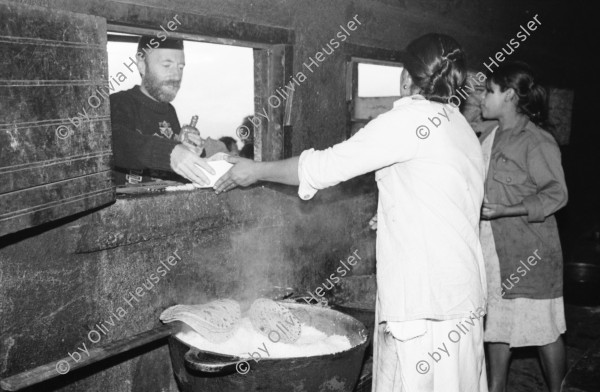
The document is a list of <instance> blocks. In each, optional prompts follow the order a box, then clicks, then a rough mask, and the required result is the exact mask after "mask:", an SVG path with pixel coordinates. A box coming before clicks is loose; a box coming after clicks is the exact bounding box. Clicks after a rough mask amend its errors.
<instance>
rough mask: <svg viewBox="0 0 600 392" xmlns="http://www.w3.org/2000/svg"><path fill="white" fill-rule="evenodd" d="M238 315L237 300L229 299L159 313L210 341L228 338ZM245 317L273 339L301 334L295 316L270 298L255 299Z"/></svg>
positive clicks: (292, 339)
mask: <svg viewBox="0 0 600 392" xmlns="http://www.w3.org/2000/svg"><path fill="white" fill-rule="evenodd" d="M241 318H242V314H241V308H240V304H239V303H238V302H237V301H234V300H232V299H219V300H216V301H212V302H209V303H207V304H204V305H175V306H171V307H170V308H168V309H167V310H165V311H164V312H162V314H161V315H160V319H161V320H162V321H163V322H164V323H170V322H172V321H181V322H184V323H185V324H187V325H189V326H190V327H191V328H192V329H194V330H195V331H196V332H197V333H199V334H200V335H201V336H202V337H204V338H205V339H207V340H209V341H211V342H213V343H222V342H225V341H227V340H228V339H229V338H231V337H232V336H233V334H234V333H235V331H236V329H237V327H238V325H239V324H240V321H241ZM248 318H249V319H250V321H251V322H252V326H253V327H254V329H255V330H256V331H257V332H258V333H260V334H262V335H264V336H266V337H268V338H269V339H270V340H271V341H273V342H277V341H282V342H285V343H294V342H295V341H296V340H298V338H299V337H300V333H301V325H300V321H299V320H298V318H297V317H296V316H294V315H293V314H292V312H290V310H289V309H288V308H286V307H285V306H283V305H281V304H279V303H277V302H275V301H273V300H270V299H266V298H259V299H257V300H255V301H254V302H253V303H252V306H250V309H249V311H248Z"/></svg>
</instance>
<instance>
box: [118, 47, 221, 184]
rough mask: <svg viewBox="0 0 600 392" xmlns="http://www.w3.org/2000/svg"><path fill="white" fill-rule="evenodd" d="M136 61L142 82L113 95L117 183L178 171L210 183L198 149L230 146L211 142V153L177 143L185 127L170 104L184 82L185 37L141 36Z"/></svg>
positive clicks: (170, 175)
mask: <svg viewBox="0 0 600 392" xmlns="http://www.w3.org/2000/svg"><path fill="white" fill-rule="evenodd" d="M157 44H158V45H157ZM136 59H137V67H138V70H139V72H140V75H141V77H142V83H141V85H140V86H135V87H133V88H131V89H130V90H126V91H120V92H118V93H115V94H112V95H111V96H110V109H111V123H112V133H113V156H114V166H115V170H114V174H115V182H116V185H123V184H126V183H129V184H135V183H140V182H146V181H151V180H152V179H156V178H161V179H169V180H177V179H179V180H181V177H178V176H176V175H175V174H174V173H176V174H178V175H180V176H182V177H184V178H186V179H188V180H190V181H192V182H195V183H198V184H200V185H203V184H208V183H209V180H208V178H207V177H206V175H205V174H204V173H203V170H202V169H201V168H204V169H205V170H206V171H208V172H210V173H211V174H214V171H213V169H212V168H211V167H210V166H209V165H208V163H207V162H206V159H203V158H201V157H200V153H201V152H203V153H204V154H205V155H207V156H210V155H212V153H214V152H217V151H218V150H221V151H226V147H225V146H224V145H223V146H222V149H219V148H218V147H217V148H215V146H214V144H211V143H208V144H209V145H210V149H211V150H213V151H210V152H209V151H208V149H209V146H205V148H206V150H207V151H201V150H198V149H196V148H193V146H190V145H189V144H183V143H181V142H179V137H178V135H179V132H180V130H181V127H180V124H179V120H178V119H177V113H176V112H175V108H174V107H173V105H171V104H170V102H171V101H172V100H173V99H175V96H176V95H177V92H178V91H179V87H180V85H181V78H182V75H183V68H184V66H185V57H184V54H183V41H182V40H179V39H171V38H164V39H163V40H162V41H157V39H156V37H152V36H142V37H141V38H140V40H139V43H138V51H137V55H136ZM218 143H220V144H222V143H221V142H218Z"/></svg>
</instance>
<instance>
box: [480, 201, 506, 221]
mask: <svg viewBox="0 0 600 392" xmlns="http://www.w3.org/2000/svg"><path fill="white" fill-rule="evenodd" d="M506 215H507V206H505V205H504V204H492V203H483V207H482V208H481V219H484V220H492V219H496V218H501V217H503V216H506Z"/></svg>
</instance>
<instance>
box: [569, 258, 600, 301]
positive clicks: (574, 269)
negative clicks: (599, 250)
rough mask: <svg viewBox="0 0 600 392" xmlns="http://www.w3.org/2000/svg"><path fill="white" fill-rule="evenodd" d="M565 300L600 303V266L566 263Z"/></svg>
mask: <svg viewBox="0 0 600 392" xmlns="http://www.w3.org/2000/svg"><path fill="white" fill-rule="evenodd" d="M564 267H565V268H564V275H565V279H564V289H565V290H564V291H565V293H564V294H565V302H567V303H570V304H573V305H584V306H598V305H600V266H598V265H595V264H589V263H565V265H564Z"/></svg>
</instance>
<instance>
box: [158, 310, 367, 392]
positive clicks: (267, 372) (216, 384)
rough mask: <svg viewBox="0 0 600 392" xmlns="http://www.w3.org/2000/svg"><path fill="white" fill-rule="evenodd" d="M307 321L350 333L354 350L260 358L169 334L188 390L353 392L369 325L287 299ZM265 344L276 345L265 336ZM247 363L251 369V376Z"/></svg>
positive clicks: (179, 374) (180, 377) (180, 379)
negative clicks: (202, 346) (200, 346)
mask: <svg viewBox="0 0 600 392" xmlns="http://www.w3.org/2000/svg"><path fill="white" fill-rule="evenodd" d="M281 304H282V305H284V306H286V307H288V308H289V309H290V311H291V312H292V313H294V315H295V316H296V317H298V319H299V320H300V321H301V322H302V323H306V324H307V325H310V326H312V327H315V328H317V329H319V330H321V331H323V332H325V333H327V334H330V335H333V334H336V335H345V336H347V337H348V339H349V340H350V343H351V345H352V348H351V349H349V350H346V351H343V352H339V353H335V354H328V355H319V356H312V357H297V358H269V357H264V356H263V358H262V359H260V360H259V361H254V360H252V359H243V358H239V357H235V356H230V355H224V354H220V353H211V352H207V351H202V350H198V349H197V348H194V347H190V346H189V345H187V344H185V343H183V342H182V341H181V340H179V339H177V338H176V337H175V336H171V337H170V338H169V349H170V353H171V361H172V363H173V371H174V373H175V379H176V380H177V383H178V385H179V388H180V389H181V390H182V391H183V392H237V391H269V392H288V391H290V392H291V391H294V392H320V391H323V392H325V391H327V392H332V391H339V392H351V391H352V390H353V389H354V387H355V385H356V382H357V380H358V377H359V375H360V368H361V365H362V361H363V357H364V354H365V348H366V347H367V345H368V343H369V338H368V333H367V330H366V328H365V326H364V325H363V324H362V323H361V322H360V321H358V320H356V319H355V318H353V317H351V316H348V315H346V314H343V313H341V312H338V311H335V310H331V309H327V308H322V307H318V306H312V305H305V304H296V303H286V302H281ZM265 341H266V343H269V344H276V343H271V342H270V341H268V338H265ZM246 364H248V365H249V367H250V369H249V370H248V371H247V373H246V374H242V373H244V372H246Z"/></svg>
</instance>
